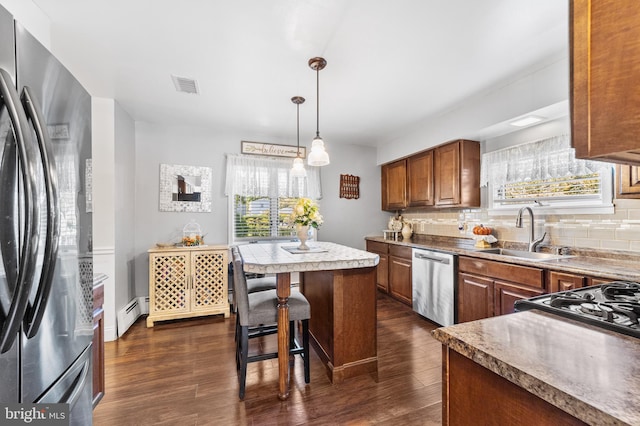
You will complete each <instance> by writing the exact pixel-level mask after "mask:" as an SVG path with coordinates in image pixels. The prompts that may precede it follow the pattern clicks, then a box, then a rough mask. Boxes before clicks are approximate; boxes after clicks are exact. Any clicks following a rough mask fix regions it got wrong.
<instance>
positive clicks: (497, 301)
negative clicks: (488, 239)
mask: <svg viewBox="0 0 640 426" xmlns="http://www.w3.org/2000/svg"><path fill="white" fill-rule="evenodd" d="M458 269H459V274H458V322H467V321H475V320H478V319H483V318H489V317H492V316H496V315H503V314H508V313H511V312H513V311H514V304H515V302H516V301H517V300H520V299H527V298H529V297H534V296H537V295H540V294H543V293H545V291H544V288H545V287H544V270H543V269H539V268H532V267H529V266H520V265H515V264H512V263H503V262H495V261H491V260H484V259H477V258H471V257H464V256H461V257H460V258H459V260H458Z"/></svg>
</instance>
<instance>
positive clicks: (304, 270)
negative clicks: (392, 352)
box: [239, 242, 379, 400]
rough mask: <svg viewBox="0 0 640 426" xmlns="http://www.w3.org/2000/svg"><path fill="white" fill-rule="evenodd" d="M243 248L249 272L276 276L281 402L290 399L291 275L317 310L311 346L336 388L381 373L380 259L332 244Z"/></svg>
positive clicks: (245, 265) (246, 270)
mask: <svg viewBox="0 0 640 426" xmlns="http://www.w3.org/2000/svg"><path fill="white" fill-rule="evenodd" d="M296 246H297V244H296V243H293V242H286V243H264V244H246V245H242V246H239V249H240V254H241V256H242V260H243V263H244V271H245V272H248V273H258V274H276V277H277V289H276V292H277V295H278V367H279V370H280V372H279V377H280V380H279V393H278V397H279V398H280V399H283V400H284V399H286V398H288V396H289V350H288V345H289V307H288V305H287V301H288V298H289V296H290V295H291V272H299V273H300V281H301V282H300V290H301V291H302V293H303V294H304V295H305V297H306V298H307V299H308V300H309V303H310V305H311V319H310V321H309V334H310V337H311V343H312V345H313V346H314V349H316V352H317V353H318V355H319V357H320V359H321V360H322V361H323V363H324V364H325V367H326V370H327V374H328V375H329V378H330V379H331V381H332V382H333V383H338V382H341V381H342V380H344V379H345V378H348V377H352V376H356V375H359V374H365V373H372V374H376V373H377V370H378V355H377V338H376V336H377V331H376V320H377V319H376V265H377V264H378V261H379V256H378V255H377V254H373V253H369V252H366V251H363V250H357V249H354V248H350V247H346V246H342V245H339V244H334V243H328V242H314V243H310V244H309V246H310V247H311V250H309V251H308V252H301V251H298V250H296Z"/></svg>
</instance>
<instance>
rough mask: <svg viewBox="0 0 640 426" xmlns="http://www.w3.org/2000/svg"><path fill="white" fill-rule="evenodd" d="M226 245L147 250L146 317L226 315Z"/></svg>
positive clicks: (149, 324) (150, 322)
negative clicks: (147, 292) (147, 285)
mask: <svg viewBox="0 0 640 426" xmlns="http://www.w3.org/2000/svg"><path fill="white" fill-rule="evenodd" d="M227 271H228V248H227V247H226V246H199V247H181V248H171V249H151V250H149V316H148V317H147V327H153V324H154V322H155V321H164V320H173V319H181V318H189V317H195V316H202V315H214V314H224V316H225V318H228V317H229V300H228V290H227V285H228V283H227V276H228V272H227Z"/></svg>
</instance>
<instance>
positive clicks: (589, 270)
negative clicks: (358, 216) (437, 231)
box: [366, 235, 640, 281]
mask: <svg viewBox="0 0 640 426" xmlns="http://www.w3.org/2000/svg"><path fill="white" fill-rule="evenodd" d="M366 240H368V241H378V242H384V243H388V244H396V245H402V246H410V247H416V248H423V249H429V250H435V251H442V252H447V253H455V254H458V255H463V256H470V257H477V258H480V259H487V260H496V261H499V262H505V263H514V264H518V265H525V266H533V267H536V268H542V269H548V270H552V271H558V272H567V273H573V274H578V275H580V274H582V275H589V276H594V277H599V278H605V279H611V280H627V281H640V266H639V265H640V255H636V254H633V253H629V252H623V251H612V250H607V251H598V250H589V249H578V248H565V250H564V251H565V252H567V254H568V255H570V256H571V257H566V258H562V259H558V260H544V261H539V260H529V259H523V258H514V257H508V256H501V255H499V254H495V253H488V252H487V250H485V249H481V248H476V247H474V243H475V242H474V241H473V240H470V239H468V238H453V237H438V236H423V235H418V236H414V237H413V238H411V239H410V240H399V241H395V240H388V239H384V238H383V237H381V236H374V237H366ZM525 246H526V244H520V243H513V244H509V245H508V246H505V248H515V249H519V250H526V247H525ZM496 247H497V246H496ZM492 248H495V247H492ZM552 249H553V248H552V247H542V248H541V251H551V250H552Z"/></svg>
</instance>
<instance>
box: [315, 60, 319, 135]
mask: <svg viewBox="0 0 640 426" xmlns="http://www.w3.org/2000/svg"><path fill="white" fill-rule="evenodd" d="M319 137H320V68H319V67H318V68H316V138H319Z"/></svg>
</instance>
